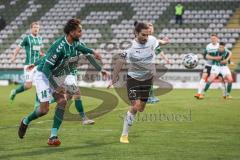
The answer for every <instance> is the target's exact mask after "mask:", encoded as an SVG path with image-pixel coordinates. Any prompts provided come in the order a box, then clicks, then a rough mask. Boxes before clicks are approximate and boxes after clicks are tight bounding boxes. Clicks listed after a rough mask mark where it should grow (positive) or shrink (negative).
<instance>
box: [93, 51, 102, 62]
mask: <svg viewBox="0 0 240 160" xmlns="http://www.w3.org/2000/svg"><path fill="white" fill-rule="evenodd" d="M93 54H94V56H95V58H96V59H98V60H101V59H102V56H101V54H100V53H99V52H97V51H94V53H93Z"/></svg>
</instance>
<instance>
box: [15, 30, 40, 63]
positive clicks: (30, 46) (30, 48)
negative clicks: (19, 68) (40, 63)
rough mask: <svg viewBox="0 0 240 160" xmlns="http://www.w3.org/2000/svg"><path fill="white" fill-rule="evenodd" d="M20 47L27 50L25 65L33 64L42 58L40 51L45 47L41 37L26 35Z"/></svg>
mask: <svg viewBox="0 0 240 160" xmlns="http://www.w3.org/2000/svg"><path fill="white" fill-rule="evenodd" d="M19 47H21V48H24V49H25V53H26V60H25V63H24V64H25V65H29V64H33V63H35V62H36V61H37V60H38V59H39V58H40V51H41V48H42V47H43V40H42V37H40V36H33V35H32V34H29V35H26V36H25V37H24V38H23V40H22V41H21V42H20V44H19Z"/></svg>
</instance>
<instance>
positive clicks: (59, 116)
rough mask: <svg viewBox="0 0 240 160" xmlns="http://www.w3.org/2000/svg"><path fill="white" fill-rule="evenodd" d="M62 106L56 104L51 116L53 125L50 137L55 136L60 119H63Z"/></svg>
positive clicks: (60, 122)
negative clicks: (52, 116)
mask: <svg viewBox="0 0 240 160" xmlns="http://www.w3.org/2000/svg"><path fill="white" fill-rule="evenodd" d="M64 111H65V110H64V107H61V106H57V107H56V110H55V114H54V118H53V126H52V130H51V137H53V136H57V132H58V129H59V128H60V126H61V124H62V121H63V115H64Z"/></svg>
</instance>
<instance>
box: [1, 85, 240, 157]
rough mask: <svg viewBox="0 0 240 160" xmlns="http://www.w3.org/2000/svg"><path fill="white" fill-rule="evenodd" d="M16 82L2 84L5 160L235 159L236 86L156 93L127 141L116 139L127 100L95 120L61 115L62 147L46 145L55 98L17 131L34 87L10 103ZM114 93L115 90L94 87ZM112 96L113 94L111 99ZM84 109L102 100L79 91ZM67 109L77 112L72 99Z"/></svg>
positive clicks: (239, 134)
mask: <svg viewBox="0 0 240 160" xmlns="http://www.w3.org/2000/svg"><path fill="white" fill-rule="evenodd" d="M14 87H15V86H8V87H1V88H0V103H1V104H0V136H1V141H0V159H3V160H8V159H9V160H13V159H16V160H25V159H26V160H27V159H29V160H33V159H36V160H46V159H54V160H71V159H81V160H85V159H86V160H87V159H90V160H94V159H98V160H99V159H102V160H104V159H111V160H115V159H116V160H120V159H121V160H126V159H131V160H132V159H137V160H146V159H151V160H154V159H156V160H192V159H194V160H216V159H218V160H239V159H240V152H239V151H240V90H233V91H232V96H233V97H234V99H232V100H224V99H222V98H221V91H220V90H209V92H208V94H207V96H206V98H205V99H204V100H196V99H194V98H193V95H194V93H195V90H173V91H171V92H169V93H168V94H166V95H163V96H160V97H159V98H160V102H159V103H157V104H150V105H147V107H146V110H145V112H144V113H142V114H139V115H138V116H137V118H136V122H135V123H134V125H133V126H132V127H131V128H130V134H129V141H130V144H120V143H119V137H120V134H121V130H122V124H123V120H122V117H123V114H124V113H125V112H126V111H127V104H126V103H124V102H123V101H122V100H121V99H120V98H119V102H118V106H117V107H116V108H115V109H114V110H113V111H111V112H109V113H107V114H105V115H103V116H100V117H98V118H96V119H94V120H95V121H96V124H95V125H93V126H82V125H81V122H79V121H64V122H63V124H62V126H61V129H60V132H59V137H60V139H61V141H62V144H61V146H60V147H57V148H51V147H48V146H47V139H48V137H49V135H50V129H51V126H52V117H53V112H54V107H55V104H54V105H52V106H51V108H50V112H49V113H48V115H46V116H44V117H41V118H40V119H38V120H36V121H33V122H32V123H31V125H30V127H29V129H28V131H27V134H26V137H25V138H24V139H23V140H21V139H19V138H18V136H17V130H18V125H19V122H20V120H21V119H22V118H23V117H24V116H26V115H27V114H28V113H30V112H31V111H32V109H33V103H34V97H35V91H34V89H32V90H29V91H26V92H24V93H22V94H19V95H17V97H16V99H15V101H14V102H13V103H10V102H9V101H8V95H9V93H10V90H11V89H12V88H14ZM98 90H100V91H102V92H108V93H112V94H113V95H114V96H117V94H116V93H115V92H114V90H113V89H112V90H106V89H98ZM109 101H111V99H109ZM83 103H84V106H85V110H86V111H90V110H92V109H94V108H95V107H96V106H98V105H99V103H101V100H99V99H94V98H90V97H83ZM70 112H71V113H76V110H75V108H74V105H72V106H71V107H70Z"/></svg>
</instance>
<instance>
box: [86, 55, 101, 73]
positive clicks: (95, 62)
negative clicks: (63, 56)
mask: <svg viewBox="0 0 240 160" xmlns="http://www.w3.org/2000/svg"><path fill="white" fill-rule="evenodd" d="M86 58H87V59H88V61H89V62H90V63H91V65H93V66H94V67H95V68H96V70H97V71H102V66H101V65H100V64H99V63H98V62H97V61H96V60H95V59H94V57H93V56H92V55H87V56H86Z"/></svg>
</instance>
